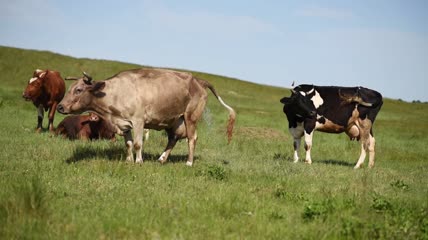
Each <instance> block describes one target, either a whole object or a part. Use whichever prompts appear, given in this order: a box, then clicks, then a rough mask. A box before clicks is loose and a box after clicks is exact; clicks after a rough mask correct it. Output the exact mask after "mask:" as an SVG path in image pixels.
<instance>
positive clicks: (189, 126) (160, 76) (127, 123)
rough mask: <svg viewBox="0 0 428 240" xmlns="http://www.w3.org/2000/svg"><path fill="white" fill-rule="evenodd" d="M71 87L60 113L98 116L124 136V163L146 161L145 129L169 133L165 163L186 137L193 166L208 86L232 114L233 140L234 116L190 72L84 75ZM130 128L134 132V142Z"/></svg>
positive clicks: (229, 136)
mask: <svg viewBox="0 0 428 240" xmlns="http://www.w3.org/2000/svg"><path fill="white" fill-rule="evenodd" d="M72 79H74V80H77V82H76V83H74V84H73V85H71V86H70V89H69V91H68V92H67V93H66V95H65V97H64V99H63V100H62V101H61V103H60V104H59V105H58V112H60V113H62V114H70V113H73V114H77V113H82V112H85V111H92V112H96V113H97V114H99V115H100V116H102V117H103V118H105V119H106V120H109V121H110V122H112V123H113V124H114V125H116V126H117V128H118V129H117V132H118V133H120V132H123V134H124V137H125V144H126V146H127V157H126V160H128V161H134V157H133V149H135V151H136V162H137V163H142V162H143V156H142V148H143V140H142V135H143V129H144V128H147V129H155V130H162V129H165V130H166V132H167V134H168V144H167V146H166V148H165V151H164V152H163V153H162V155H161V156H160V157H159V159H158V160H159V161H160V162H161V163H164V162H166V161H167V158H168V155H169V154H170V152H171V150H172V149H173V148H174V146H175V144H176V142H177V141H178V140H179V139H182V138H186V137H187V139H188V147H189V155H188V159H187V162H186V165H188V166H192V164H193V154H194V150H195V144H196V139H197V133H196V125H197V122H198V120H199V119H200V118H201V116H202V113H203V111H204V108H205V104H206V102H207V96H208V94H207V92H206V88H209V89H210V90H211V92H212V93H213V94H214V96H215V97H216V98H217V99H218V100H219V101H220V103H221V104H222V105H223V106H224V107H226V108H227V109H228V111H229V122H228V126H227V134H228V140H229V141H230V139H231V137H232V130H233V125H234V122H235V117H236V113H235V111H234V110H233V109H232V108H231V107H230V106H228V105H227V104H226V103H224V102H223V100H222V99H221V98H220V96H218V94H217V93H216V91H215V89H214V87H213V86H212V85H211V84H210V83H208V82H207V81H204V80H200V79H197V78H195V77H194V76H193V75H192V74H191V73H187V72H179V71H172V70H166V69H144V68H143V69H134V70H128V71H123V72H120V73H118V74H116V75H115V76H113V77H111V78H109V79H106V80H103V81H97V82H93V81H92V78H91V77H90V76H88V75H87V74H85V73H84V77H83V78H80V79H76V78H72ZM131 129H133V130H134V139H133V140H132V134H131Z"/></svg>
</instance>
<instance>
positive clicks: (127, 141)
mask: <svg viewBox="0 0 428 240" xmlns="http://www.w3.org/2000/svg"><path fill="white" fill-rule="evenodd" d="M123 134H124V138H125V145H126V149H127V155H126V161H129V162H134V154H133V152H132V149H133V146H134V144H133V143H132V133H131V130H128V131H126V132H124V133H123Z"/></svg>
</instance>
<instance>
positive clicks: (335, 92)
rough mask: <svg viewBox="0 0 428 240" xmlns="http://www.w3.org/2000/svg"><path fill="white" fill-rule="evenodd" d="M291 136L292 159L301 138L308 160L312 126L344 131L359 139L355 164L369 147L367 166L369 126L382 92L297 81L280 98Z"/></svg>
mask: <svg viewBox="0 0 428 240" xmlns="http://www.w3.org/2000/svg"><path fill="white" fill-rule="evenodd" d="M280 102H281V103H283V104H284V108H283V111H284V113H285V114H286V116H287V119H288V127H289V130H290V133H291V135H292V136H293V138H294V144H293V146H294V162H297V161H298V160H299V156H298V151H299V147H300V141H301V138H302V137H303V136H304V139H305V150H306V159H305V161H306V162H307V163H309V164H311V163H312V159H311V148H312V136H313V133H314V131H315V130H317V131H321V132H327V133H342V132H345V133H346V134H347V135H348V136H349V137H350V139H351V140H359V141H360V142H361V154H360V157H359V159H358V162H357V164H356V165H355V168H359V167H360V166H361V164H363V163H364V160H365V158H366V153H367V150H368V151H369V167H373V166H374V159H375V138H374V136H373V130H372V126H373V123H374V121H375V119H376V116H377V114H378V112H379V110H380V108H381V107H382V104H383V101H382V95H381V94H380V93H378V92H376V91H374V90H371V89H368V88H363V87H335V86H329V87H324V86H314V85H299V86H297V87H295V88H294V89H293V90H292V94H291V96H290V97H284V98H282V99H281V100H280Z"/></svg>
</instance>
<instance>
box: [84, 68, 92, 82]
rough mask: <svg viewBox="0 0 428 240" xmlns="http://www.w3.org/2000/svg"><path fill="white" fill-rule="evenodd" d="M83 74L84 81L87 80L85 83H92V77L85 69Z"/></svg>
mask: <svg viewBox="0 0 428 240" xmlns="http://www.w3.org/2000/svg"><path fill="white" fill-rule="evenodd" d="M83 76H84V79H83V81H85V83H87V84H91V81H92V77H91V76H90V75H89V74H87V73H86V72H85V71H83ZM85 78H86V79H85Z"/></svg>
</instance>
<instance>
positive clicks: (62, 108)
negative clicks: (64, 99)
mask: <svg viewBox="0 0 428 240" xmlns="http://www.w3.org/2000/svg"><path fill="white" fill-rule="evenodd" d="M56 110H57V111H58V112H59V113H61V114H66V113H65V109H64V106H63V105H62V104H58V106H57V107H56Z"/></svg>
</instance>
